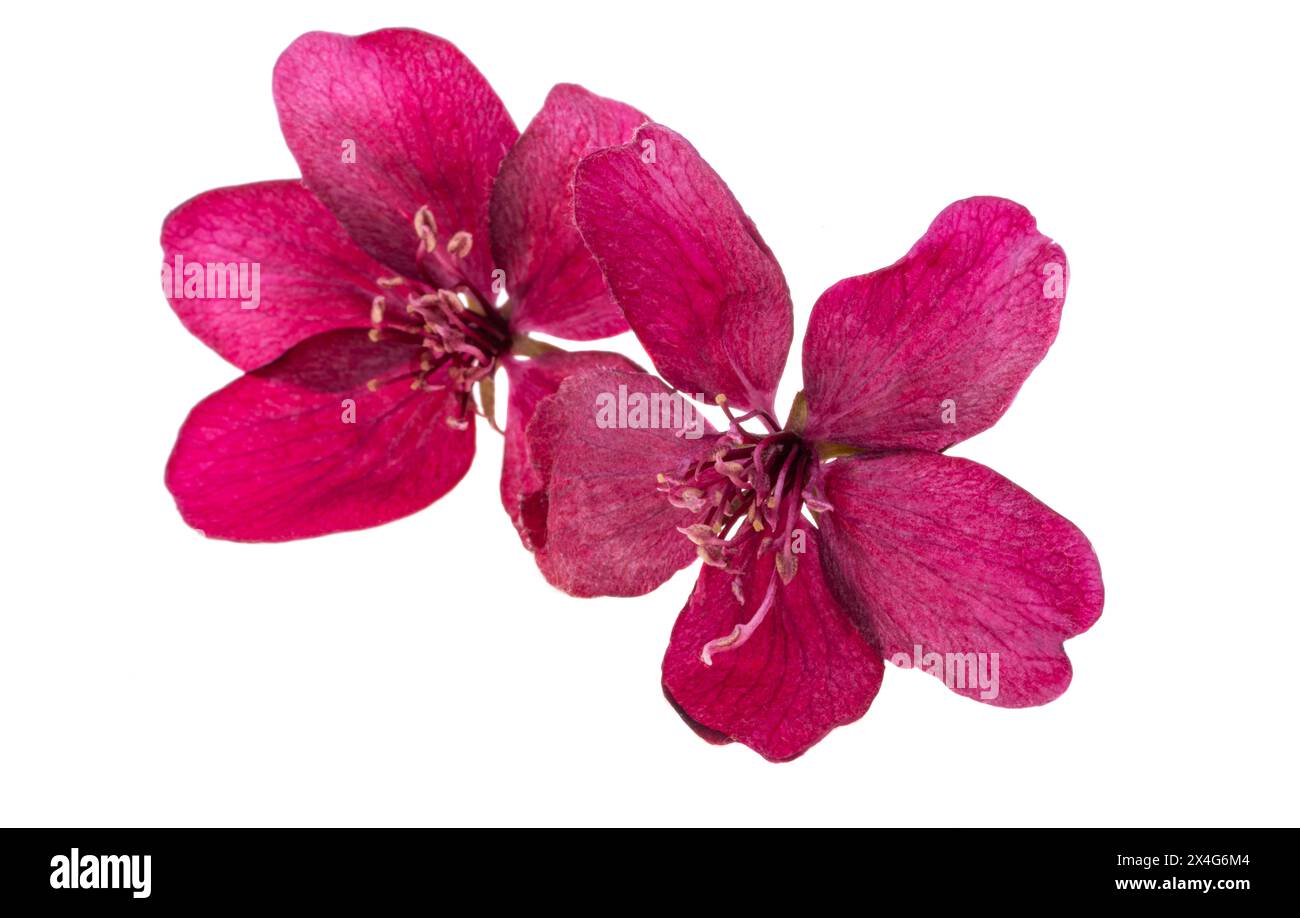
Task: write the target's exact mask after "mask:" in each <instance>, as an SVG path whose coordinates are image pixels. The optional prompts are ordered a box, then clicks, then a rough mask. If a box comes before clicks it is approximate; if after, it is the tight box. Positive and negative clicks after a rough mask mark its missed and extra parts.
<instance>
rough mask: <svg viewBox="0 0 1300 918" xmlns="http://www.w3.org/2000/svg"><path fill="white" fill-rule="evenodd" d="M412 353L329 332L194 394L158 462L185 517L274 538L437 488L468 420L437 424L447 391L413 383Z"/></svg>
mask: <svg viewBox="0 0 1300 918" xmlns="http://www.w3.org/2000/svg"><path fill="white" fill-rule="evenodd" d="M420 355H421V348H420V347H419V346H418V344H416V343H415V339H413V338H410V337H408V336H405V335H390V336H389V337H387V338H385V339H383V340H381V341H379V342H378V343H372V342H371V341H370V340H369V339H368V338H367V336H366V333H365V332H363V331H335V332H327V333H325V334H323V335H318V336H316V337H314V338H311V339H309V340H307V341H306V342H304V343H303V344H300V345H298V346H297V347H295V348H294V349H293V350H291V351H289V353H287V354H285V355H284V356H283V357H281V358H280V359H279V360H277V361H276V362H275V363H272V364H270V365H268V366H265V367H262V368H261V369H259V370H254V371H253V372H251V373H249V374H247V375H245V376H243V377H242V378H240V379H237V380H235V381H234V382H233V383H231V384H230V385H228V386H226V387H225V388H224V389H221V390H220V391H218V392H216V393H214V394H212V395H210V396H209V397H208V398H206V399H204V400H203V401H202V402H200V403H199V404H198V405H197V406H196V407H195V408H194V410H193V411H191V412H190V416H189V417H188V418H186V420H185V424H184V426H182V427H181V431H180V435H179V436H178V437H177V440H176V446H175V448H174V449H173V450H172V455H171V459H170V460H169V461H168V463H167V487H168V488H169V489H170V490H171V492H172V495H173V496H174V497H175V498H176V505H177V507H178V508H179V509H180V511H181V515H182V516H183V517H184V518H185V521H186V522H187V523H189V524H190V525H191V526H193V527H195V528H196V529H200V530H202V531H203V532H204V534H205V535H208V536H211V537H214V538H221V539H234V540H237V541H249V542H278V541H283V540H287V539H302V538H308V537H310V536H318V535H324V534H326V533H330V532H340V531H343V530H348V529H363V528H365V527H367V526H377V525H379V524H380V523H386V522H388V521H390V520H395V519H397V518H399V517H402V516H406V515H407V514H410V513H414V512H415V511H416V510H419V509H421V508H423V507H426V506H428V505H429V504H431V503H432V502H433V501H435V500H437V499H438V498H439V497H441V496H442V495H443V494H445V493H447V491H449V490H451V488H452V486H453V485H455V484H456V482H458V481H460V479H461V477H462V476H463V475H464V474H465V471H466V470H467V469H468V468H469V464H470V461H471V460H472V459H473V458H474V427H473V425H471V426H470V427H469V428H468V429H467V430H464V431H457V430H453V429H451V428H450V427H448V426H447V424H446V422H445V419H446V417H447V415H448V413H449V412H450V411H451V408H452V404H453V402H454V399H453V398H452V396H450V395H449V394H447V391H449V390H443V391H436V392H425V391H413V390H412V389H411V381H412V379H413V378H414V375H413V374H414V373H415V372H416V371H418V370H419V363H420ZM372 380H373V381H374V382H373V385H374V391H371V386H370V385H368V384H369V383H371V381H372ZM430 381H431V382H437V380H436V378H434V379H431V380H430Z"/></svg>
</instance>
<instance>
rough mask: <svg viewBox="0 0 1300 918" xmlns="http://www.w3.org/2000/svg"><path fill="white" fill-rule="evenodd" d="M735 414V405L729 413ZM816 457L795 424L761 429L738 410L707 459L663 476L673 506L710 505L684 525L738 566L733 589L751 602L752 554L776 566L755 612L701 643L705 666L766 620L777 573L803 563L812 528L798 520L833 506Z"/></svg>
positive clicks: (701, 546) (709, 552)
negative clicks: (813, 489)
mask: <svg viewBox="0 0 1300 918" xmlns="http://www.w3.org/2000/svg"><path fill="white" fill-rule="evenodd" d="M728 415H729V416H730V413H728ZM815 465H816V455H815V453H814V452H813V450H812V448H811V447H810V446H809V445H808V444H807V443H805V442H804V440H803V439H802V438H801V437H800V436H799V435H798V434H797V433H794V432H792V431H789V430H774V431H771V432H769V433H765V434H755V433H752V432H750V431H747V430H745V429H743V428H742V427H741V426H740V424H739V423H737V420H736V419H735V418H732V424H731V429H730V430H728V432H727V433H725V434H722V435H721V436H720V437H718V439H717V441H716V442H715V444H714V449H713V450H712V452H711V453H710V454H709V455H707V456H706V457H705V458H704V459H701V460H698V461H695V462H687V463H685V464H684V465H683V466H681V467H678V468H676V469H673V470H671V471H669V472H663V473H660V475H659V476H658V481H659V490H660V491H661V492H663V493H664V494H665V496H666V497H667V499H668V501H669V502H670V503H671V504H672V505H673V506H674V507H681V508H683V509H686V510H690V511H691V512H693V513H703V514H704V516H703V519H702V520H701V521H700V522H698V523H692V524H691V525H689V526H681V527H678V531H679V532H681V533H682V534H683V535H685V536H686V537H687V538H688V539H690V540H691V541H692V542H694V543H695V546H696V551H697V552H698V553H699V556H700V558H701V560H703V561H704V563H705V564H709V565H712V566H713V567H717V568H720V569H722V570H724V571H727V572H728V573H730V574H732V575H733V576H732V581H731V591H732V593H733V594H735V597H736V601H737V602H739V603H740V604H741V605H742V606H744V605H745V604H746V596H745V591H744V578H743V575H744V573H745V570H744V565H745V563H746V562H745V561H742V560H741V559H742V558H743V559H751V558H752V559H753V560H757V559H758V558H760V557H762V556H764V555H766V554H768V553H769V552H770V553H773V554H774V555H775V557H774V560H773V570H772V574H771V576H770V577H769V578H768V582H767V586H766V589H765V590H764V593H763V596H762V598H761V599H760V600H759V602H758V607H757V609H756V611H755V612H754V613H753V615H752V616H751V617H750V618H749V620H748V621H746V622H745V623H744V624H741V625H737V626H736V627H735V629H733V630H732V632H731V633H730V634H728V635H725V636H723V637H719V638H716V639H715V640H712V641H710V642H709V643H707V644H705V645H704V647H703V648H701V650H700V659H701V660H702V661H703V662H704V664H705V665H706V666H712V665H713V656H714V655H715V654H718V653H721V652H723V651H726V650H734V649H736V648H738V647H740V646H741V645H743V644H744V643H745V642H746V641H747V640H749V637H750V635H752V634H753V633H754V631H755V630H757V628H758V626H759V625H761V624H762V622H763V619H764V617H765V616H766V615H767V612H768V610H769V609H770V608H771V606H772V603H773V601H774V600H775V597H776V578H777V577H778V576H779V577H780V578H781V580H782V582H784V583H789V582H790V581H791V580H792V579H793V578H794V576H795V573H796V572H797V570H798V567H799V555H800V554H801V553H802V552H803V550H804V544H803V542H804V538H805V537H806V533H805V531H804V530H803V529H802V528H801V527H800V526H799V521H800V518H801V516H802V509H803V507H804V506H805V505H807V506H808V507H809V508H810V509H812V510H818V511H820V510H824V509H827V505H826V504H825V502H824V501H822V500H820V499H818V498H817V497H816V496H815V495H813V494H811V493H809V491H808V484H809V480H810V478H811V475H812V472H813V469H814V468H815Z"/></svg>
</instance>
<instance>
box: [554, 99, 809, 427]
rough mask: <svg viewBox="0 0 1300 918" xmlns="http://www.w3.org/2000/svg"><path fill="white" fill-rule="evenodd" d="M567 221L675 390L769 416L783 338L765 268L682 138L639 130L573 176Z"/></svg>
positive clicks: (775, 273) (781, 282) (781, 304)
mask: <svg viewBox="0 0 1300 918" xmlns="http://www.w3.org/2000/svg"><path fill="white" fill-rule="evenodd" d="M576 213H577V217H578V226H579V227H580V228H581V229H582V235H583V238H584V239H585V240H586V241H587V245H588V246H589V247H590V248H591V251H592V253H593V254H595V256H596V260H597V261H598V262H599V263H600V266H601V269H602V270H603V271H604V272H605V279H606V280H607V281H608V282H609V286H610V290H611V291H612V292H613V294H614V298H615V299H616V300H617V301H618V304H619V305H620V306H621V307H622V308H623V313H624V315H626V316H627V320H628V322H629V324H631V326H632V330H633V331H635V332H636V335H637V338H639V339H640V341H641V344H642V346H644V347H645V349H646V351H647V352H648V353H649V354H650V358H651V359H652V360H653V361H654V363H655V367H657V368H658V370H659V372H660V373H661V374H662V375H663V377H664V379H666V380H667V381H668V382H669V383H670V384H671V385H673V386H675V387H676V388H677V389H679V390H681V391H684V392H690V393H691V394H693V395H695V394H697V395H700V396H703V397H704V398H706V399H708V400H710V401H711V400H712V399H713V397H714V396H715V395H717V394H718V393H722V394H725V395H726V396H727V398H728V399H729V400H730V401H731V402H732V403H733V404H735V405H736V406H737V407H739V408H742V409H747V408H763V409H766V410H768V411H770V410H771V407H772V396H773V393H774V392H775V391H776V386H777V383H778V382H779V381H780V379H781V370H782V368H783V367H784V366H785V358H786V354H787V353H788V352H789V350H790V338H791V335H792V334H793V323H794V319H793V310H792V307H791V304H790V291H789V289H788V288H787V287H786V283H785V276H784V275H783V274H782V273H781V266H780V265H778V264H777V263H776V258H775V257H773V255H772V252H771V250H770V249H768V247H767V244H766V243H764V242H763V240H762V238H761V237H760V236H759V235H758V230H757V229H756V228H755V227H754V224H753V223H752V222H751V221H750V219H749V217H747V216H746V215H745V212H744V211H743V210H741V209H740V205H739V204H738V203H737V202H736V199H735V198H734V197H732V194H731V191H730V190H729V189H728V188H727V186H726V184H725V183H724V182H723V181H722V179H721V178H719V177H718V174H717V173H716V172H714V171H713V170H712V169H711V168H710V167H709V164H708V163H706V162H705V161H704V160H703V159H701V158H700V155H699V153H697V152H696V151H695V148H694V147H692V146H691V145H690V144H689V143H687V142H686V140H685V138H683V137H681V136H680V135H678V134H675V133H673V132H672V131H670V130H668V128H666V127H663V126H662V125H658V124H647V125H645V126H643V127H642V128H640V129H639V130H638V131H637V132H636V136H635V138H634V139H633V141H632V142H631V143H629V144H626V145H624V146H619V147H612V148H610V149H606V150H601V151H599V152H596V153H593V154H591V155H590V156H588V157H587V158H586V159H584V160H583V161H582V163H581V164H580V165H579V166H578V176H577V197H576Z"/></svg>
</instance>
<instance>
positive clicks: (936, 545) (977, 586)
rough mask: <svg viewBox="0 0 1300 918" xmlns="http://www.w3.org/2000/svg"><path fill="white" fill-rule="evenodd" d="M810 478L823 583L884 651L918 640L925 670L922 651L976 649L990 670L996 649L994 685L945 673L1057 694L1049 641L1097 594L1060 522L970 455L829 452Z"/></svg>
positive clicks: (1092, 609)
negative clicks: (818, 480) (817, 510)
mask: <svg viewBox="0 0 1300 918" xmlns="http://www.w3.org/2000/svg"><path fill="white" fill-rule="evenodd" d="M823 486H824V488H825V496H826V499H827V500H828V501H829V502H830V504H831V506H832V508H833V509H832V510H830V511H828V512H826V513H823V514H822V516H821V521H820V522H821V532H822V538H823V549H824V560H825V567H826V576H827V580H828V582H829V583H830V584H831V585H832V587H833V588H834V589H835V591H836V593H837V595H838V596H839V597H840V599H841V601H842V602H844V604H845V605H846V606H847V607H848V608H850V609H853V610H854V611H855V612H856V613H857V614H859V615H861V616H862V619H863V621H864V623H865V625H866V630H867V633H868V634H870V635H871V636H872V637H873V640H874V642H875V644H876V646H877V647H878V648H879V649H880V652H881V653H882V654H883V655H884V656H885V657H886V658H887V659H893V658H894V657H895V655H899V654H901V655H902V658H906V660H910V661H913V662H915V661H916V659H917V653H918V651H917V648H918V646H919V648H920V650H919V653H920V654H921V662H922V668H924V669H926V670H927V671H931V673H932V674H937V672H935V671H933V670H932V669H931V666H930V664H927V663H926V662H925V659H924V654H927V653H936V654H942V655H946V654H962V655H966V654H974V655H978V654H984V655H986V656H985V657H984V658H979V657H976V658H975V659H974V662H975V664H976V665H977V666H983V667H984V674H985V675H986V676H987V677H988V678H989V680H990V681H991V678H992V676H993V673H994V670H993V668H992V666H993V663H994V662H995V659H994V657H992V656H991V655H992V654H997V657H996V663H997V670H996V673H997V685H996V687H994V686H992V685H987V686H984V687H981V686H979V685H978V684H972V683H973V682H976V681H977V680H975V679H971V678H970V673H971V670H969V669H968V668H966V669H961V673H962V676H961V679H962V681H963V682H964V683H965V685H964V686H963V685H954V684H951V683H952V681H953V680H951V679H949V680H946V681H948V682H949V683H950V684H949V688H952V689H953V690H954V691H957V692H958V693H959V694H963V695H966V696H967V697H970V698H975V699H977V700H980V701H987V702H988V703H989V704H995V705H1000V706H1003V707H1011V708H1015V707H1024V706H1026V705H1035V704H1043V703H1045V702H1048V701H1051V700H1052V699H1053V698H1055V697H1056V696H1058V695H1060V694H1061V693H1062V692H1064V691H1065V689H1066V686H1068V685H1069V684H1070V661H1069V659H1068V658H1067V657H1066V655H1065V650H1064V648H1063V647H1062V646H1061V642H1062V641H1064V640H1065V639H1066V638H1069V637H1073V636H1074V635H1076V634H1080V633H1082V632H1083V631H1086V630H1087V629H1088V627H1089V626H1090V625H1092V623H1093V622H1095V621H1096V620H1097V617H1098V616H1099V615H1101V605H1102V584H1101V570H1100V569H1099V568H1098V566H1097V556H1096V555H1095V554H1093V551H1092V546H1091V545H1089V544H1088V540H1087V539H1086V538H1085V537H1084V535H1083V533H1081V532H1080V531H1079V530H1078V529H1076V528H1075V527H1074V525H1073V524H1072V523H1070V521H1069V520H1067V519H1065V518H1064V517H1061V516H1058V515H1057V514H1055V513H1053V512H1052V511H1051V510H1050V509H1048V508H1047V507H1045V506H1044V505H1043V504H1041V503H1039V502H1038V501H1037V500H1035V499H1034V498H1033V496H1032V495H1030V494H1028V493H1027V492H1025V491H1023V490H1021V489H1020V488H1018V487H1016V486H1015V485H1014V484H1012V483H1011V482H1009V481H1007V480H1006V479H1005V478H1003V477H1002V476H1001V475H998V474H997V473H996V472H993V471H991V470H990V469H987V468H985V467H984V466H982V465H979V464H977V463H974V462H970V461H968V460H966V459H957V458H955V457H952V456H940V455H936V454H934V453H929V452H923V451H916V452H906V453H895V454H892V455H887V456H881V457H878V458H873V459H865V458H855V459H839V460H836V461H835V462H832V463H830V464H829V466H827V467H826V472H825V477H824V481H823ZM801 572H802V569H801ZM902 658H900V662H901V661H902ZM954 660H955V661H956V658H954ZM960 662H962V666H963V667H968V666H969V664H970V663H971V662H972V661H971V658H969V657H965V656H963V657H962V658H961V660H960ZM945 666H946V664H945ZM975 672H976V675H977V676H978V672H979V671H978V670H976V671H975ZM952 674H953V676H954V678H956V677H957V675H958V668H954V669H953V673H952Z"/></svg>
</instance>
